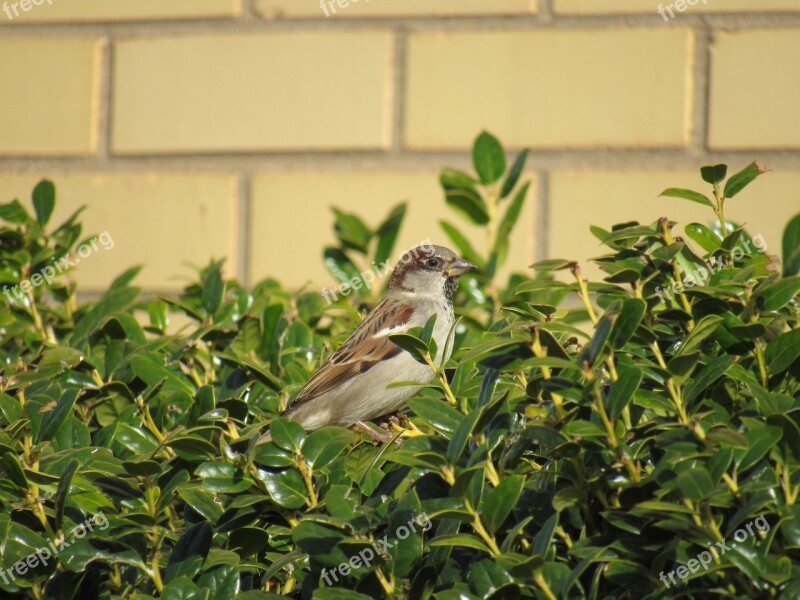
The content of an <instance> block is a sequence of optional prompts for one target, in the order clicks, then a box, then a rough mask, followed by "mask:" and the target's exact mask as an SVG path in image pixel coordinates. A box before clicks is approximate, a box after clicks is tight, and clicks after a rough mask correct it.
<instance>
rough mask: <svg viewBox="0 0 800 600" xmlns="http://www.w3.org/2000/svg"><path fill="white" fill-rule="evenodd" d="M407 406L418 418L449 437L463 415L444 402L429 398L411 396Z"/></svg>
mask: <svg viewBox="0 0 800 600" xmlns="http://www.w3.org/2000/svg"><path fill="white" fill-rule="evenodd" d="M408 406H409V407H410V408H411V410H412V411H413V412H414V414H415V415H417V416H418V417H419V418H420V419H422V420H423V421H425V422H426V423H428V424H429V425H430V426H431V427H433V428H434V429H436V430H437V431H439V432H440V433H443V434H444V435H445V436H446V437H448V438H449V437H451V436H452V435H453V432H454V431H455V430H456V427H458V424H459V423H460V422H461V419H462V418H463V415H462V414H461V413H460V412H458V411H457V410H456V409H455V408H453V407H452V406H450V405H449V404H447V403H446V402H438V401H431V400H430V399H429V398H412V399H411V400H409V401H408Z"/></svg>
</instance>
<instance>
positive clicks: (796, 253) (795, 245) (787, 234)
mask: <svg viewBox="0 0 800 600" xmlns="http://www.w3.org/2000/svg"><path fill="white" fill-rule="evenodd" d="M798 274H800V213H799V214H796V215H795V216H794V217H792V218H791V220H790V221H789V222H788V223H787V224H786V229H784V230H783V275H784V277H788V276H789V275H798Z"/></svg>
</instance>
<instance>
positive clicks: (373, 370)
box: [259, 245, 477, 442]
mask: <svg viewBox="0 0 800 600" xmlns="http://www.w3.org/2000/svg"><path fill="white" fill-rule="evenodd" d="M475 268H477V267H476V266H475V265H474V264H472V263H471V262H469V261H466V260H464V259H463V258H459V256H458V255H457V254H455V253H454V252H453V251H452V250H449V249H448V248H444V247H442V246H435V245H429V246H418V247H416V248H414V249H413V250H410V251H408V252H406V253H405V254H404V255H403V256H402V257H401V259H400V261H399V262H398V264H397V265H396V266H395V268H394V270H393V271H392V275H391V278H390V279H389V284H388V287H387V290H386V295H385V296H384V298H383V300H381V301H380V303H378V305H377V306H376V307H375V308H374V309H373V310H372V312H370V313H369V314H368V315H367V317H366V318H365V319H364V320H363V321H362V322H361V324H360V325H359V326H358V327H357V328H356V329H355V331H353V333H352V334H351V335H350V337H349V338H347V340H346V341H345V342H344V344H342V346H341V347H340V348H339V349H338V350H337V351H336V352H334V353H333V354H332V355H331V356H330V358H328V360H327V361H326V362H325V363H324V364H323V365H322V366H321V367H320V368H319V370H318V371H317V372H316V373H315V374H314V375H313V376H312V377H311V379H310V380H309V381H308V382H307V383H306V384H305V385H304V386H303V388H302V389H301V390H300V393H299V394H298V395H297V398H295V401H294V402H293V403H292V404H291V405H290V406H289V407H288V408H287V409H286V410H285V411H284V412H283V413H282V414H281V416H284V417H287V418H289V419H291V420H293V421H296V422H297V423H299V424H300V425H302V426H303V427H304V428H305V429H306V431H311V430H314V429H317V428H319V427H323V426H325V425H339V426H341V427H351V426H353V425H356V426H357V427H359V428H360V429H362V430H364V431H366V432H367V433H369V434H370V435H372V437H374V438H375V439H378V440H382V439H383V437H384V436H381V435H380V434H377V432H375V431H374V430H372V428H370V427H369V426H368V425H366V423H365V421H371V420H373V419H376V418H378V417H382V416H384V415H387V414H390V413H393V412H397V411H399V410H400V409H401V408H403V407H404V406H405V403H406V401H407V400H408V399H409V398H410V397H412V396H413V395H414V394H416V393H417V392H418V391H419V390H420V389H421V387H422V386H403V387H395V388H391V389H387V386H388V385H389V384H391V383H393V382H396V381H415V382H419V383H421V384H426V383H430V382H431V381H432V380H433V379H434V377H435V374H434V373H433V370H432V369H431V368H430V367H429V366H428V365H426V364H421V363H419V362H418V361H417V360H416V359H415V358H414V357H413V356H412V355H411V354H409V353H408V352H406V351H405V350H403V349H402V348H400V346H398V345H396V344H395V343H394V342H392V340H391V339H390V338H389V336H390V335H393V334H396V333H403V332H406V331H408V330H409V329H411V328H412V327H422V326H424V325H425V324H426V323H427V321H428V319H430V317H431V316H433V315H436V322H435V325H434V330H433V336H432V337H433V339H434V341H435V342H436V348H437V351H436V356H435V357H434V361H435V364H445V363H446V362H447V360H448V359H449V358H450V354H451V352H452V345H453V344H452V341H453V339H452V338H453V335H454V328H453V324H454V323H455V314H454V312H453V294H454V293H455V291H456V288H457V287H458V280H459V278H460V277H461V276H462V275H464V273H467V272H469V271H471V270H472V269H475ZM270 440H271V436H270V434H269V432H267V433H266V434H265V435H264V436H263V437H262V438H261V440H259V442H268V441H270Z"/></svg>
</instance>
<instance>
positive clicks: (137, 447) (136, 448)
mask: <svg viewBox="0 0 800 600" xmlns="http://www.w3.org/2000/svg"><path fill="white" fill-rule="evenodd" d="M116 441H118V442H119V443H120V444H122V445H123V446H125V447H126V448H127V449H128V450H130V451H131V452H133V453H134V454H137V455H139V456H141V455H145V454H152V453H153V452H155V451H156V448H158V442H156V440H155V439H154V438H153V436H152V435H151V434H150V433H145V432H144V431H143V430H142V429H140V428H138V427H132V426H131V425H128V424H127V423H120V424H119V425H118V428H117V435H116Z"/></svg>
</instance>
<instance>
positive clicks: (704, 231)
mask: <svg viewBox="0 0 800 600" xmlns="http://www.w3.org/2000/svg"><path fill="white" fill-rule="evenodd" d="M684 230H685V231H686V235H688V236H689V237H690V238H691V239H693V240H694V241H695V242H697V243H698V244H699V245H700V247H701V248H702V249H703V250H705V251H706V252H709V253H710V252H716V251H717V250H719V249H720V248H722V240H721V239H720V237H719V236H718V235H717V234H716V233H714V232H713V231H711V229H709V228H708V227H706V226H705V225H701V224H700V223H689V224H688V225H687V226H686V227H685V228H684Z"/></svg>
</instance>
